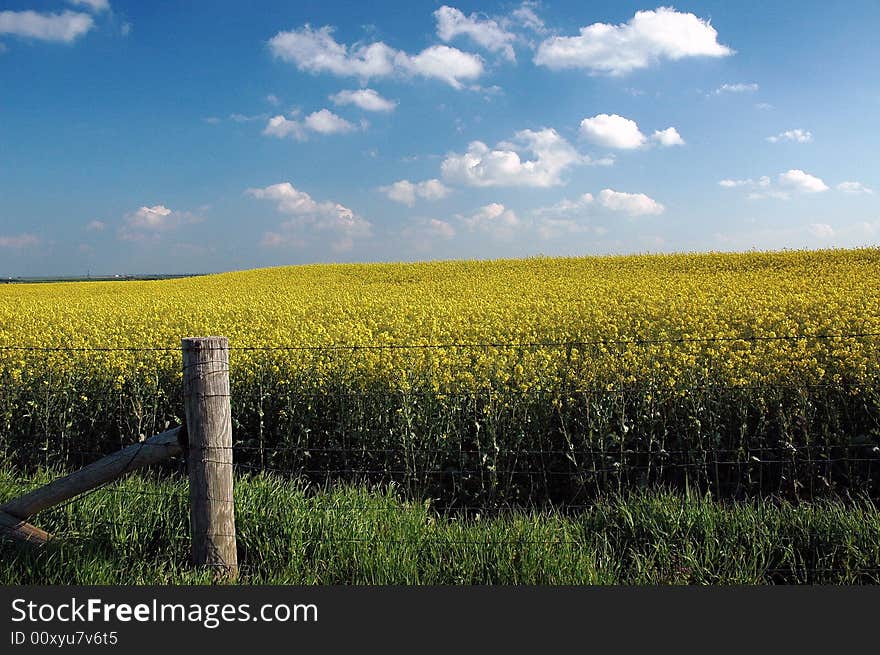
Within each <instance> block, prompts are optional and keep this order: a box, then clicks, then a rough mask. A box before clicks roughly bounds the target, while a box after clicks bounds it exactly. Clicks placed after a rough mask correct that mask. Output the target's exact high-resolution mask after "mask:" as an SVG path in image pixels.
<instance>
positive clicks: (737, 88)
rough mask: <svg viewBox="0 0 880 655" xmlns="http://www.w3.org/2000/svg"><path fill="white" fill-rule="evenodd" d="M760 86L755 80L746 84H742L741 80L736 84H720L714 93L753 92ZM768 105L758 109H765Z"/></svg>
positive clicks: (718, 94)
mask: <svg viewBox="0 0 880 655" xmlns="http://www.w3.org/2000/svg"><path fill="white" fill-rule="evenodd" d="M759 88H760V87H759V86H758V85H757V84H756V83H755V82H750V83H748V84H744V83H742V82H738V83H736V84H722V85H721V86H719V87H718V88H717V89H715V95H716V96H720V95H721V94H722V93H754V92H755V91H757V90H758V89H759ZM767 108H769V105H767V106H766V107H759V109H767Z"/></svg>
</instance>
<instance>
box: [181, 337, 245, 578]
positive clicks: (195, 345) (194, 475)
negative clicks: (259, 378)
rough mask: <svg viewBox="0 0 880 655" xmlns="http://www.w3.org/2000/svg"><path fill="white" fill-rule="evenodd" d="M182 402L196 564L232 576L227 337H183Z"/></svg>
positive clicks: (234, 562) (235, 571)
mask: <svg viewBox="0 0 880 655" xmlns="http://www.w3.org/2000/svg"><path fill="white" fill-rule="evenodd" d="M183 402H184V406H185V410H186V426H187V434H188V437H189V445H188V460H187V468H188V470H189V499H190V525H191V529H192V557H193V563H194V564H195V565H196V566H212V567H216V569H215V570H216V576H217V577H222V578H235V577H236V576H237V575H238V555H237V553H236V544H235V506H234V504H233V497H232V411H231V407H230V403H229V342H228V340H227V339H226V337H200V338H188V339H183Z"/></svg>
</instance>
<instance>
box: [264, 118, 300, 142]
mask: <svg viewBox="0 0 880 655" xmlns="http://www.w3.org/2000/svg"><path fill="white" fill-rule="evenodd" d="M263 134H265V135H266V136H274V137H278V138H279V139H283V138H284V137H287V136H292V137H293V138H294V139H296V140H297V141H302V140H304V139H305V138H306V131H305V128H303V125H302V123H301V122H300V121H297V120H290V119H288V118H285V117H284V116H281V115H278V116H273V117H272V118H270V119H269V122H268V123H266V127H265V128H263Z"/></svg>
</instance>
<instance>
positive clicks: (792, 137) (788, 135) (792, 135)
mask: <svg viewBox="0 0 880 655" xmlns="http://www.w3.org/2000/svg"><path fill="white" fill-rule="evenodd" d="M812 140H813V134H812V133H811V132H810V131H809V130H802V129H800V128H797V129H794V130H786V131H785V132H780V133H779V134H777V135H776V136H768V137H767V141H769V142H770V143H779V142H781V141H792V142H794V143H809V142H810V141H812Z"/></svg>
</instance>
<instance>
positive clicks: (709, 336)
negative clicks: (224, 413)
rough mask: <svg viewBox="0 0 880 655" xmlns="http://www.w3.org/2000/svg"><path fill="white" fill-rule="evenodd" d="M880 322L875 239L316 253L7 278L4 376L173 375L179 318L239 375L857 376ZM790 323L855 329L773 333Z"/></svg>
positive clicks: (527, 378) (515, 382) (2, 303)
mask: <svg viewBox="0 0 880 655" xmlns="http://www.w3.org/2000/svg"><path fill="white" fill-rule="evenodd" d="M878 333H880V250H878V249H859V250H829V251H812V252H810V251H787V252H779V253H747V254H682V255H662V256H658V255H645V256H622V257H593V258H567V259H560V258H552V259H551V258H534V259H524V260H499V261H455V262H435V263H419V264H363V265H354V264H352V265H309V266H295V267H282V268H272V269H261V270H253V271H242V272H233V273H224V274H220V275H210V276H205V277H198V278H188V279H179V280H167V281H156V282H90V283H89V282H85V283H59V284H33V285H4V286H2V287H0V379H6V380H10V379H11V380H12V381H13V382H17V383H21V384H26V383H28V381H29V380H30V381H33V380H35V379H42V378H41V376H43V377H45V376H49V377H52V376H54V377H55V378H56V379H58V378H64V377H65V376H66V377H79V378H84V377H88V378H90V379H93V378H98V379H104V380H114V381H115V383H117V384H124V383H126V382H127V381H131V380H133V379H135V378H137V377H138V376H144V375H148V376H149V375H154V374H155V373H156V372H164V373H166V374H169V372H170V374H172V375H173V374H175V373H176V372H177V371H178V370H179V368H180V354H179V352H177V351H176V349H177V348H178V347H179V344H180V338H181V337H183V336H197V335H225V336H228V337H229V338H230V343H231V345H232V346H233V347H234V348H236V350H234V351H233V352H232V353H231V363H232V367H233V368H232V370H233V377H234V381H236V382H239V383H241V382H244V383H247V381H248V380H249V379H253V378H255V377H256V376H257V375H269V376H272V377H273V378H274V379H275V381H276V382H278V383H281V384H292V385H293V384H298V385H303V384H306V385H312V386H315V387H317V388H320V387H323V386H328V385H333V386H335V387H338V386H339V385H344V386H352V387H361V386H365V385H369V384H373V383H376V382H380V383H382V384H384V385H388V384H391V385H393V386H395V387H401V388H406V387H408V386H410V385H418V384H422V385H428V386H430V387H433V388H435V389H454V388H457V387H461V386H467V387H480V386H484V385H490V384H491V385H495V386H497V385H502V386H506V387H514V388H521V389H535V388H538V389H540V388H547V387H552V386H554V385H558V384H560V383H564V384H567V385H569V386H590V385H601V386H602V387H603V388H604V387H606V386H607V387H613V386H615V385H636V384H652V385H653V384H657V385H662V386H666V387H675V386H679V385H687V384H696V383H701V382H721V383H724V384H731V385H751V384H759V383H762V382H770V383H777V384H778V383H791V384H802V383H808V384H815V383H822V384H825V383H829V384H836V383H841V382H845V383H852V382H856V383H858V382H861V381H865V380H867V379H873V376H876V375H877V372H878V368H880V367H878V360H880V355H878V349H880V338H878V337H875V336H872V335H876V334H878ZM793 335H801V336H805V335H820V336H824V337H828V336H832V335H833V336H835V337H845V338H805V339H779V338H778V337H788V336H793ZM851 335H861V336H851ZM756 338H757V339H756ZM571 342H576V343H574V344H572V343H571ZM645 342H648V343H645ZM542 343H547V344H552V345H546V346H539V345H535V344H542ZM475 344H481V345H479V346H477V345H475ZM487 344H488V345H487ZM566 344H568V345H566ZM349 346H357V347H358V348H349ZM414 346H420V347H414ZM421 346H428V347H421ZM438 346H439V347H438ZM22 347H50V348H56V347H57V348H82V349H85V350H73V351H48V352H42V351H29V350H19V349H18V348H22ZM325 347H327V348H325ZM92 348H123V349H129V348H130V349H132V350H130V351H129V350H110V351H106V352H105V351H99V352H93V351H90V350H88V349H92ZM162 348H167V349H168V350H162ZM313 348H314V350H312V349H313ZM239 349H240V350H239Z"/></svg>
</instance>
